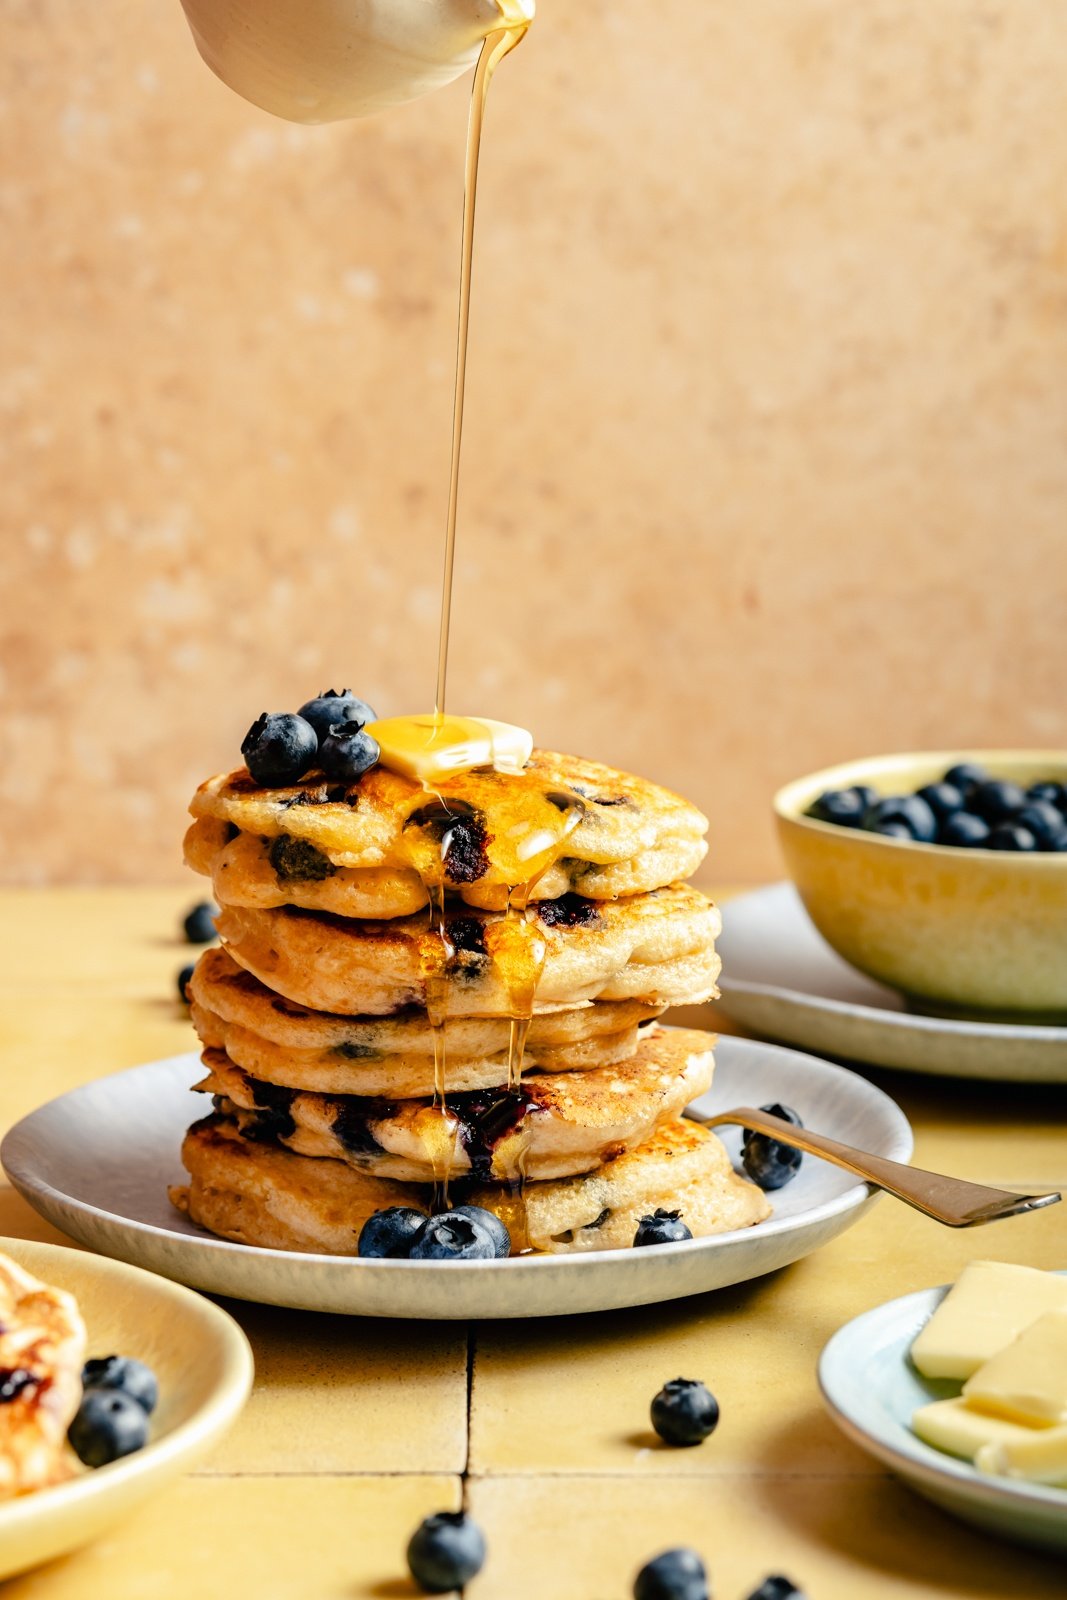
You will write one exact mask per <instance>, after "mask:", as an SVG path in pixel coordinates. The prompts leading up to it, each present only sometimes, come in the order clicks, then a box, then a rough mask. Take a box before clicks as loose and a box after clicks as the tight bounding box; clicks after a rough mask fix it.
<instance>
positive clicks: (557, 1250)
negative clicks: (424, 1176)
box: [171, 1115, 771, 1256]
mask: <svg viewBox="0 0 1067 1600" xmlns="http://www.w3.org/2000/svg"><path fill="white" fill-rule="evenodd" d="M182 1161H183V1162H184V1165H185V1167H186V1170H187V1171H188V1173H189V1175H190V1180H191V1181H190V1183H189V1184H188V1185H182V1186H180V1187H176V1188H174V1189H172V1190H171V1199H172V1201H173V1202H174V1204H175V1205H176V1206H177V1207H178V1208H179V1209H180V1210H181V1211H183V1212H185V1213H186V1214H187V1215H188V1216H189V1217H190V1218H191V1219H192V1220H193V1221H194V1222H196V1223H198V1224H199V1225H200V1226H201V1227H203V1228H207V1229H208V1230H209V1231H210V1232H212V1233H215V1234H218V1235H219V1236H220V1237H222V1238H224V1239H233V1240H235V1241H236V1242H237V1243H239V1244H249V1245H258V1246H260V1247H261V1248H265V1249H272V1250H296V1251H304V1252H310V1253H312V1254H321V1255H342V1256H354V1255H355V1254H356V1253H357V1244H358V1240H359V1235H360V1231H361V1229H362V1227H363V1224H364V1223H365V1222H366V1221H367V1219H368V1217H370V1216H371V1215H373V1213H374V1212H375V1211H381V1210H383V1209H384V1208H385V1207H386V1206H417V1207H421V1208H424V1209H427V1208H428V1206H429V1200H430V1191H429V1190H428V1189H425V1188H419V1187H416V1186H415V1185H411V1184H401V1183H391V1182H388V1181H387V1180H385V1179H382V1178H376V1177H371V1176H369V1175H368V1174H366V1173H364V1172H359V1171H357V1170H356V1169H355V1168H353V1167H350V1166H348V1165H347V1164H346V1163H345V1162H343V1161H323V1160H313V1159H311V1158H310V1157H308V1156H299V1155H293V1154H292V1153H291V1152H290V1151H288V1150H284V1149H282V1148H281V1147H280V1146H278V1145H275V1144H262V1143H256V1142H253V1141H250V1140H248V1139H245V1138H243V1137H242V1136H241V1134H240V1133H239V1132H238V1129H237V1127H236V1125H235V1124H234V1122H233V1121H232V1120H231V1119H228V1118H226V1117H222V1116H217V1115H216V1116H211V1117H206V1118H204V1120H203V1121H202V1122H198V1123H196V1124H194V1126H193V1127H192V1128H190V1130H189V1132H188V1134H187V1135H186V1138H185V1142H184V1144H183V1146H182ZM463 1198H465V1199H467V1200H469V1201H471V1202H473V1203H474V1204H477V1205H481V1206H485V1207H486V1208H487V1209H488V1210H491V1211H495V1212H496V1214H497V1215H501V1216H503V1219H504V1221H505V1222H507V1223H508V1227H509V1230H510V1231H511V1233H512V1248H513V1251H516V1252H517V1251H519V1250H521V1249H522V1248H524V1246H525V1244H526V1242H527V1241H526V1236H525V1231H524V1228H523V1224H522V1219H521V1214H520V1212H519V1210H518V1203H517V1202H516V1201H514V1200H512V1199H510V1198H509V1196H508V1194H507V1192H506V1191H505V1190H503V1189H500V1188H499V1187H487V1188H484V1189H475V1190H473V1191H468V1192H467V1194H465V1195H464V1197H463ZM661 1206H662V1207H664V1208H666V1209H670V1210H680V1211H681V1212H682V1215H683V1218H684V1221H685V1223H686V1225H687V1227H688V1228H689V1230H690V1232H691V1233H692V1234H693V1236H694V1238H704V1237H706V1236H708V1235H710V1234H715V1233H725V1232H729V1231H731V1230H733V1229H736V1228H748V1227H751V1226H752V1225H753V1224H754V1223H757V1222H761V1221H763V1219H764V1218H765V1217H767V1216H769V1215H770V1209H771V1208H770V1206H769V1204H768V1202H767V1198H766V1196H765V1195H764V1194H763V1192H762V1191H761V1190H760V1189H757V1188H756V1186H755V1185H754V1184H751V1183H749V1182H748V1181H747V1180H746V1179H744V1178H742V1177H740V1176H739V1175H738V1174H737V1173H735V1172H734V1170H733V1168H732V1167H731V1166H730V1161H729V1157H728V1156H727V1154H726V1151H725V1149H724V1148H723V1146H722V1144H721V1143H720V1141H719V1140H718V1138H717V1137H716V1136H715V1134H714V1133H713V1132H711V1130H710V1129H708V1128H702V1127H699V1126H698V1125H697V1124H696V1123H692V1122H684V1121H677V1122H669V1123H666V1124H664V1126H663V1127H661V1128H660V1129H658V1130H657V1132H656V1133H655V1134H654V1135H653V1136H652V1138H651V1139H649V1140H647V1141H646V1143H645V1144H643V1145H641V1146H639V1147H638V1149H636V1150H633V1151H629V1152H628V1153H626V1154H625V1155H620V1156H618V1157H617V1158H616V1159H615V1160H614V1161H609V1162H607V1163H606V1164H605V1165H604V1166H602V1167H599V1168H598V1169H597V1170H596V1171H595V1172H591V1173H588V1174H586V1175H584V1176H581V1177H575V1178H561V1179H554V1180H549V1181H548V1182H546V1183H531V1184H528V1185H527V1187H526V1192H525V1210H526V1215H527V1219H528V1221H527V1226H528V1243H529V1246H530V1247H532V1248H533V1249H534V1250H537V1251H545V1252H550V1253H552V1254H567V1253H570V1252H578V1251H590V1250H614V1249H621V1248H625V1247H626V1246H629V1245H631V1244H632V1243H633V1237H634V1233H635V1232H636V1230H637V1224H638V1222H639V1220H640V1218H641V1217H643V1216H646V1215H648V1214H650V1213H651V1212H653V1211H655V1210H656V1208H657V1207H661Z"/></svg>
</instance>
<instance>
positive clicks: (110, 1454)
mask: <svg viewBox="0 0 1067 1600" xmlns="http://www.w3.org/2000/svg"><path fill="white" fill-rule="evenodd" d="M67 1438H68V1439H69V1440H70V1446H71V1449H72V1450H73V1451H74V1454H75V1455H76V1456H77V1458H78V1460H79V1461H81V1462H82V1463H83V1464H84V1465H85V1466H87V1467H106V1466H107V1464H108V1462H109V1461H118V1459H119V1458H120V1456H128V1455H132V1454H133V1452H134V1451H135V1450H140V1449H142V1448H143V1447H144V1445H146V1444H147V1443H148V1414H147V1412H146V1411H145V1409H144V1406H142V1405H139V1404H138V1403H137V1401H136V1400H134V1399H132V1398H131V1396H130V1395H128V1394H123V1393H122V1392H121V1390H118V1389H86V1391H85V1393H84V1394H83V1395H82V1403H81V1405H80V1406H79V1407H78V1414H77V1416H76V1417H75V1418H74V1421H73V1422H72V1423H71V1425H70V1428H69V1429H68V1431H67Z"/></svg>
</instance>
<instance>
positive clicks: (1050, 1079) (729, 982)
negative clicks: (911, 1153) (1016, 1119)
mask: <svg viewBox="0 0 1067 1600" xmlns="http://www.w3.org/2000/svg"><path fill="white" fill-rule="evenodd" d="M722 915H723V931H722V936H721V938H720V939H719V940H718V949H719V952H720V954H721V956H722V976H721V977H720V979H719V987H720V988H721V990H722V1001H721V1004H722V1008H723V1010H724V1011H725V1012H726V1014H727V1015H728V1016H731V1017H733V1018H734V1019H735V1020H736V1021H737V1022H739V1023H741V1025H742V1026H743V1027H746V1028H751V1029H752V1030H753V1032H755V1033H763V1034H767V1035H768V1036H769V1037H770V1038H772V1039H780V1040H782V1041H783V1043H786V1044H792V1045H799V1046H800V1047H801V1048H802V1049H805V1050H817V1051H819V1052H821V1053H824V1054H826V1055H831V1056H839V1057H842V1058H844V1059H845V1060H848V1061H866V1062H868V1063H870V1065H872V1066H876V1067H903V1068H905V1069H907V1070H909V1071H911V1072H929V1073H935V1074H940V1075H945V1076H948V1077H955V1078H989V1079H995V1080H1002V1081H1005V1082H1014V1083H1067V1027H1044V1026H1038V1025H1036V1024H1034V1025H1030V1024H1023V1023H1015V1022H991V1021H990V1022H987V1021H985V1020H980V1021H971V1020H957V1019H956V1018H949V1017H935V1016H926V1015H920V1014H918V1013H916V1012H911V1011H909V1010H908V1009H907V1006H906V1002H905V1000H904V997H903V996H902V995H900V994H897V992H896V991H895V990H894V989H888V988H886V987H885V986H884V985H883V984H880V983H876V982H875V981H874V979H873V978H868V977H865V976H864V974H863V973H862V972H857V971H856V969H855V967H850V966H849V964H848V962H847V961H843V960H842V959H841V957H840V956H839V955H837V954H836V952H835V951H833V950H832V949H831V948H830V946H829V945H828V944H827V943H826V941H825V940H824V939H823V937H822V935H821V934H820V933H818V932H817V931H816V929H815V927H814V925H813V924H812V922H811V920H810V919H809V917H808V914H807V912H806V911H805V910H804V907H803V905H802V904H801V901H800V896H799V895H798V894H797V892H796V890H795V889H794V888H793V886H792V884H790V883H776V884H772V885H771V886H770V887H769V888H767V889H756V890H755V891H754V892H753V893H752V894H746V895H741V896H739V898H738V899H736V900H730V901H728V902H727V904H726V905H725V906H724V907H723V913H722Z"/></svg>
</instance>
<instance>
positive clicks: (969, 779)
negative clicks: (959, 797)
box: [941, 761, 989, 798]
mask: <svg viewBox="0 0 1067 1600" xmlns="http://www.w3.org/2000/svg"><path fill="white" fill-rule="evenodd" d="M988 778H989V773H988V772H987V771H986V769H985V768H984V767H980V766H979V765H978V763H977V762H976V761H961V762H959V763H958V764H957V765H956V766H954V767H949V769H948V771H947V772H946V773H945V776H944V778H943V779H942V780H941V781H942V783H951V785H952V787H953V788H954V789H959V790H961V791H962V793H963V796H964V798H966V797H967V796H968V795H969V794H970V792H971V790H972V789H976V788H977V787H978V785H979V784H980V783H986V782H987V781H988Z"/></svg>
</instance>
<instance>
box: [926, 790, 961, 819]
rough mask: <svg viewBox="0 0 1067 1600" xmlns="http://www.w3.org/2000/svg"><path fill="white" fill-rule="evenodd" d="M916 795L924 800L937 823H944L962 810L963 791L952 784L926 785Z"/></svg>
mask: <svg viewBox="0 0 1067 1600" xmlns="http://www.w3.org/2000/svg"><path fill="white" fill-rule="evenodd" d="M916 794H917V795H918V797H919V799H920V800H925V801H926V804H927V805H928V806H929V807H930V810H931V811H932V812H933V814H934V816H935V817H936V819H937V821H938V822H944V821H945V819H946V817H951V816H952V815H953V813H954V812H956V811H962V810H963V791H962V790H960V789H957V788H956V786H955V784H954V783H928V784H926V785H925V786H924V787H923V788H922V789H917V790H916Z"/></svg>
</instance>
